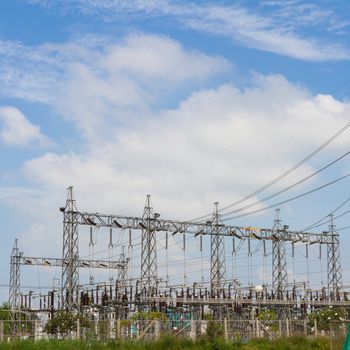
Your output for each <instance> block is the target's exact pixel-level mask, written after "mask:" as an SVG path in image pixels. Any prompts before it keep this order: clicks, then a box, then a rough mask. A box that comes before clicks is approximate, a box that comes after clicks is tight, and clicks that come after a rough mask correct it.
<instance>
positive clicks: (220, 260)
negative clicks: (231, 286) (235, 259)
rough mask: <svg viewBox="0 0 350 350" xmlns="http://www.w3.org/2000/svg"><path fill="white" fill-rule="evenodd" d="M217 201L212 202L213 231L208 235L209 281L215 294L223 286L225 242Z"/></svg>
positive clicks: (224, 277) (224, 276)
mask: <svg viewBox="0 0 350 350" xmlns="http://www.w3.org/2000/svg"><path fill="white" fill-rule="evenodd" d="M218 204H219V203H218V202H215V203H214V212H213V217H212V224H213V232H212V235H211V236H210V243H211V245H210V246H211V258H210V282H211V291H212V292H213V293H214V294H215V295H216V294H218V293H220V291H221V290H222V289H223V288H224V285H225V279H226V262H225V242H224V236H223V235H222V233H223V228H224V225H223V224H222V222H221V220H220V216H221V215H220V214H219V210H218Z"/></svg>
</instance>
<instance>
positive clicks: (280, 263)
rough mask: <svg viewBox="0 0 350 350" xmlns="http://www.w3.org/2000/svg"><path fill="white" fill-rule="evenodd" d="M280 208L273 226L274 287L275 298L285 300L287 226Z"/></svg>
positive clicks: (286, 285) (286, 282)
mask: <svg viewBox="0 0 350 350" xmlns="http://www.w3.org/2000/svg"><path fill="white" fill-rule="evenodd" d="M279 214H280V210H279V209H276V214H275V220H274V225H273V228H272V231H273V237H274V240H273V241H272V288H273V291H274V293H275V298H276V299H278V300H283V299H284V297H285V293H286V292H287V287H288V279H287V260H286V246H285V240H284V235H285V230H286V229H287V228H288V227H287V226H282V224H281V220H280V216H279Z"/></svg>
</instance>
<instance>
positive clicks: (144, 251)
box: [141, 194, 159, 293]
mask: <svg viewBox="0 0 350 350" xmlns="http://www.w3.org/2000/svg"><path fill="white" fill-rule="evenodd" d="M158 216H159V215H158V214H154V212H153V208H152V205H151V195H149V194H148V195H147V198H146V203H145V209H144V212H143V215H142V219H143V220H142V242H141V285H142V287H143V288H145V289H146V291H147V292H148V293H151V292H156V287H157V281H158V274H157V244H156V232H155V230H154V228H153V229H152V228H151V227H152V225H151V223H152V221H154V220H156V219H157V218H158Z"/></svg>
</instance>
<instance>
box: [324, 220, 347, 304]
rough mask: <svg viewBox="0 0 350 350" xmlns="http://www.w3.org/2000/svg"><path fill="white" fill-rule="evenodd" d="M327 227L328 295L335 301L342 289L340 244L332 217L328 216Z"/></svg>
mask: <svg viewBox="0 0 350 350" xmlns="http://www.w3.org/2000/svg"><path fill="white" fill-rule="evenodd" d="M330 218H331V222H330V225H329V231H328V234H329V238H330V242H329V243H328V244H327V277H328V278H327V280H328V293H330V294H331V295H332V299H337V295H338V293H339V291H340V289H341V288H342V285H343V283H342V270H341V262H340V244H339V234H338V233H337V232H336V230H335V224H334V219H333V215H331V216H330Z"/></svg>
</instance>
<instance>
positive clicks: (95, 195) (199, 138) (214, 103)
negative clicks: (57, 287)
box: [0, 34, 350, 275]
mask: <svg viewBox="0 0 350 350" xmlns="http://www.w3.org/2000/svg"><path fill="white" fill-rule="evenodd" d="M139 39H140V40H141V39H142V40H141V41H143V45H139V41H138V40H139ZM54 50H57V52H59V51H60V50H63V51H64V52H65V56H66V57H74V55H78V54H76V53H75V52H76V47H75V46H74V47H71V48H69V47H68V46H64V47H56V48H55V49H54ZM71 50H72V51H73V52H74V54H72V52H71ZM165 51H170V52H171V54H172V55H173V56H174V58H173V59H170V58H169V56H168V55H167V52H165ZM78 56H79V59H78V58H76V59H75V60H74V59H71V58H69V62H70V63H69V64H67V65H66V66H65V69H66V70H64V75H65V76H69V79H66V80H62V81H61V82H60V88H59V89H57V94H56V101H55V104H53V107H54V108H57V110H58V111H63V113H64V115H65V117H66V118H69V120H70V121H71V122H72V123H74V127H75V128H76V129H77V130H78V134H77V135H76V136H77V137H78V136H81V135H83V139H82V144H80V147H79V149H76V150H75V151H70V152H63V151H61V152H60V151H56V152H50V153H46V154H44V155H41V156H38V157H36V158H33V159H29V160H27V161H26V162H25V164H24V165H23V167H22V169H21V170H22V175H23V177H24V180H25V181H27V182H30V183H31V184H32V186H33V188H35V189H36V191H35V193H33V194H32V195H31V194H30V193H29V194H27V193H25V192H24V191H23V189H20V190H17V189H10V190H9V189H3V192H0V194H3V198H2V200H3V201H5V202H6V203H9V205H11V206H16V208H20V209H21V211H25V212H26V213H29V214H30V215H28V216H30V220H29V221H30V222H28V223H26V224H25V225H23V229H22V230H21V240H22V242H23V243H24V245H23V246H24V247H25V253H26V254H29V253H31V254H33V255H37V254H38V255H40V254H48V255H52V256H57V255H59V254H60V251H61V250H60V248H58V247H59V245H60V239H61V227H60V226H61V220H62V218H61V215H62V214H61V213H59V212H58V210H57V208H58V207H59V206H62V205H63V204H64V200H65V199H64V196H65V188H66V187H67V186H68V185H74V186H75V189H76V198H77V200H78V202H77V204H78V207H79V209H81V210H87V211H90V210H91V211H94V212H95V211H99V212H106V213H116V214H127V215H128V214H130V215H142V209H143V204H144V197H145V195H146V194H147V193H151V194H152V195H153V205H154V208H155V210H156V211H158V212H160V213H161V215H162V217H167V218H179V219H190V218H193V217H197V216H199V215H202V214H206V213H208V212H211V210H212V203H213V202H214V201H216V200H218V201H219V202H220V205H221V206H223V205H226V204H229V203H231V202H233V201H235V200H236V199H239V198H241V196H242V195H245V194H247V193H250V192H251V191H253V190H255V189H256V188H257V187H259V186H261V185H263V184H265V183H266V182H268V181H270V180H271V179H272V178H274V177H276V176H277V175H279V174H280V173H282V172H283V171H285V170H286V169H288V168H289V167H290V166H291V165H293V164H295V163H296V162H297V161H299V160H300V159H302V158H303V157H304V156H305V154H306V153H308V152H310V151H311V150H313V149H314V148H315V147H317V146H318V145H319V144H321V143H322V142H324V141H325V140H326V139H327V138H329V136H330V135H331V134H332V133H334V132H335V131H336V130H338V129H339V128H340V126H342V125H345V123H346V122H347V121H348V115H349V111H350V106H349V104H346V103H344V102H341V101H337V100H335V99H334V98H333V97H332V96H327V95H321V94H319V95H315V96H314V95H312V94H311V93H310V92H309V91H307V90H306V89H305V88H303V87H300V86H298V85H295V84H292V83H290V82H289V81H287V80H286V79H285V78H284V77H283V76H281V75H268V76H263V75H258V74H254V75H253V76H252V78H251V84H250V85H249V86H248V87H246V88H245V89H240V88H238V87H237V86H235V85H234V84H233V83H231V84H222V85H219V86H217V87H212V88H201V89H198V87H197V86H196V84H195V83H194V81H195V80H199V81H201V79H203V75H204V77H207V78H210V77H211V76H212V75H213V74H215V73H217V74H219V73H221V72H223V71H225V69H226V70H227V69H228V65H227V62H226V61H225V60H223V59H222V58H218V57H211V56H208V55H203V54H201V53H198V52H193V51H189V50H186V49H184V48H183V47H181V46H180V45H179V44H177V43H176V42H174V40H171V39H169V38H164V37H155V36H145V35H139V36H138V35H137V34H135V35H133V36H129V37H127V38H126V39H125V40H123V41H122V42H120V43H118V44H113V45H111V46H110V47H109V48H108V49H106V50H105V51H104V52H102V51H98V52H96V51H92V52H90V51H89V49H84V52H83V54H82V55H80V54H79V55H78ZM78 56H75V57H78ZM143 56H145V57H146V58H147V57H150V56H151V57H152V59H151V60H149V61H147V59H145V64H144V65H143V66H142V67H140V66H139V62H143V60H142V58H143ZM82 57H84V58H82ZM134 57H136V58H134ZM117 59H118V63H117V64H116V60H117ZM119 59H120V60H119ZM168 60H169V61H168ZM152 62H157V64H156V65H153V64H152ZM184 67H185V68H184ZM193 67H198V68H195V69H194V68H193ZM173 72H177V73H176V74H173ZM179 77H180V78H179ZM146 80H147V81H148V82H149V83H148V85H147V86H145V81H146ZM227 80H230V79H227ZM188 81H190V82H189V83H188ZM171 84H173V87H172V88H171V89H170V90H168V91H166V92H164V89H165V88H166V87H167V85H171ZM182 86H185V87H186V88H187V89H188V90H189V91H191V93H189V94H188V95H187V96H185V97H181V98H180V102H179V103H178V104H173V105H174V107H173V108H169V107H168V108H166V107H164V106H162V105H161V106H159V100H162V98H163V97H164V96H165V95H167V94H170V95H171V94H172V93H173V91H174V90H176V89H177V88H178V87H182ZM173 89H174V90H173ZM135 106H136V107H135ZM18 113H19V111H16V114H18ZM141 113H142V114H141ZM140 114H141V116H140ZM20 120H22V121H23V118H20ZM34 129H35V128H34ZM35 130H37V129H35ZM39 134H40V133H39ZM32 135H33V133H32ZM34 135H37V134H35V132H34ZM346 141H347V138H346V137H345V135H344V136H343V137H341V138H339V140H337V141H336V142H335V143H334V144H332V145H331V146H330V147H329V148H328V149H326V150H325V151H324V152H323V153H322V154H321V155H320V158H319V159H315V160H314V162H312V163H310V164H308V165H305V166H303V167H301V168H299V169H298V171H297V172H295V173H293V175H292V176H290V177H288V178H287V179H285V180H284V182H283V183H280V184H279V185H278V186H276V187H274V188H273V189H272V191H274V190H277V189H280V188H282V187H283V186H285V185H286V184H291V183H294V182H295V181H296V180H297V179H300V178H302V177H304V176H306V175H308V174H310V173H311V172H313V171H314V168H318V167H320V164H322V165H323V164H325V163H326V162H327V161H329V159H334V154H340V153H341V152H342V151H343V150H344V148H345V146H346ZM340 168H341V170H342V169H343V168H344V166H343V167H340ZM312 182H313V184H315V185H316V184H317V183H319V182H323V175H321V176H320V177H319V178H313V180H312ZM310 183H311V181H310V182H309V183H308V185H310ZM299 191H302V187H298V188H297V189H296V190H293V192H294V193H295V192H296V193H299ZM291 192H292V191H291ZM11 193H12V195H13V196H12V197H14V198H11ZM59 198H61V199H59ZM0 199H1V198H0ZM257 199H258V198H253V199H252V200H257ZM306 203H308V204H310V202H306ZM261 205H263V204H261ZM310 206H311V205H310ZM293 208H294V207H293ZM311 210H312V208H311V209H309V210H308V213H309V211H311ZM52 212H53V213H54V214H53V215H52ZM285 212H286V211H285V210H284V208H283V215H282V216H284V215H285ZM50 213H51V214H50ZM290 213H291V214H290V215H293V211H291V212H290ZM288 214H289V213H288ZM317 215H318V214H317ZM267 216H268V217H271V222H272V213H270V212H269V213H267V215H266V217H267ZM310 216H311V214H310ZM264 218H265V217H264V216H255V217H247V218H243V219H241V220H240V221H239V222H235V223H236V224H240V225H253V226H261V225H260V223H261V219H264ZM268 222H270V221H268ZM291 228H293V227H291ZM118 235H119V237H122V234H121V233H120V234H119V233H118ZM80 237H81V242H82V249H81V255H86V254H87V250H88V248H87V247H88V242H87V240H88V233H87V232H86V230H84V228H82V229H81V235H80ZM103 237H104V238H105V239H104V238H103ZM106 237H108V235H107V234H106V232H104V231H103V230H101V231H100V232H98V242H99V248H97V247H96V251H98V250H103V251H104V252H103V253H101V254H100V255H98V256H99V257H101V258H106V256H107V254H108V253H107V252H106V246H107V244H106V242H105V240H106V239H107V238H106ZM123 239H124V241H123ZM123 239H122V238H121V241H122V242H123V243H121V244H125V242H126V240H127V238H125V236H124V238H123ZM43 240H50V241H51V242H52V243H53V244H52V245H50V248H49V249H47V250H46V247H44V246H43V245H42V242H43ZM179 242H180V243H181V241H180V239H179ZM23 243H22V244H23ZM137 249H139V248H137ZM137 249H135V254H136V250H137ZM190 249H192V250H193V249H194V248H193V247H192V248H189V250H188V252H187V253H188V255H190V254H191V252H192V251H191V250H190ZM36 252H37V253H36ZM117 252H119V251H118V250H117V249H116V251H115V253H116V254H117ZM171 253H172V254H174V255H176V256H177V257H179V256H180V255H179V254H181V251H179V249H177V251H175V249H174V250H173V251H171ZM197 253H198V252H197ZM135 261H139V260H138V259H137V260H135ZM135 261H134V263H135ZM189 270H190V269H189ZM178 273H179V272H178ZM188 274H189V275H190V271H189V272H188Z"/></svg>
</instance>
